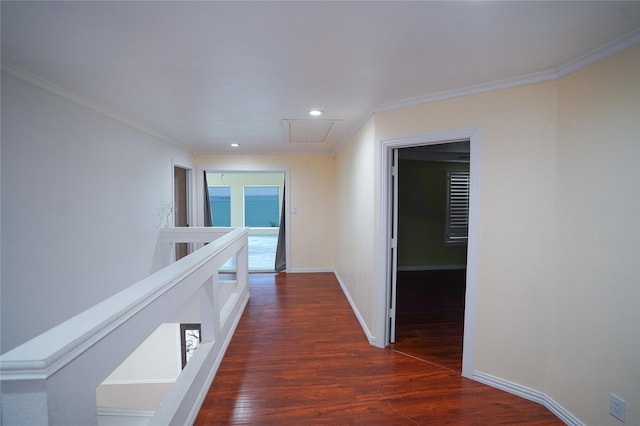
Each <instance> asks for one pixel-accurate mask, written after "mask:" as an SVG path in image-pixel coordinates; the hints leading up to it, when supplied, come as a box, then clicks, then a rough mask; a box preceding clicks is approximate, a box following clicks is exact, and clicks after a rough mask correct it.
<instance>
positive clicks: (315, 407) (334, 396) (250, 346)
mask: <svg viewBox="0 0 640 426" xmlns="http://www.w3.org/2000/svg"><path fill="white" fill-rule="evenodd" d="M250 288H251V300H250V301H249V305H248V306H247V309H246V311H245V313H244V315H243V318H242V320H241V321H240V324H239V325H238V328H237V330H236V334H235V335H234V337H233V340H232V341H231V344H230V345H229V348H228V350H227V354H226V356H225V358H224V360H223V362H222V364H221V366H220V369H219V370H218V374H217V376H216V379H215V381H214V383H213V384H212V386H211V388H210V390H209V392H208V394H207V396H206V399H205V401H204V403H203V406H202V408H201V410H200V413H199V415H198V418H197V420H196V423H195V424H196V425H222V424H225V425H226V424H252V425H255V424H332V425H335V424H341V425H356V424H363V425H364V424H366V425H381V424H385V425H387V424H393V425H434V424H438V425H444V424H452V425H453V424H455V425H471V424H475V425H479V424H492V425H493V424H518V423H520V424H522V423H527V424H531V425H561V424H563V423H562V422H561V421H560V420H558V419H557V418H556V417H555V416H553V414H551V413H550V412H549V411H548V410H547V409H546V408H544V407H542V406H540V405H538V404H535V403H533V402H530V401H526V400H524V399H522V398H518V397H516V396H513V395H510V394H507V393H505V392H502V391H499V390H497V389H493V388H490V387H488V386H485V385H483V384H480V383H477V382H474V381H472V380H469V379H466V378H463V377H461V376H460V374H459V373H456V372H454V371H452V370H450V369H447V368H442V367H439V366H437V365H434V364H432V363H428V362H424V361H421V360H419V359H416V358H413V357H410V356H406V355H403V354H401V353H398V352H396V351H394V350H392V349H390V348H387V349H379V348H375V347H373V346H371V345H370V344H369V342H368V341H367V340H366V338H365V336H364V334H363V332H362V329H361V328H360V325H359V323H358V321H357V319H356V318H355V315H354V314H353V311H352V310H351V308H350V306H349V304H348V302H347V300H346V298H345V297H344V295H343V294H342V291H341V289H340V287H339V285H338V283H337V281H336V279H335V277H334V275H333V274H330V273H318V274H285V273H280V274H252V275H250Z"/></svg>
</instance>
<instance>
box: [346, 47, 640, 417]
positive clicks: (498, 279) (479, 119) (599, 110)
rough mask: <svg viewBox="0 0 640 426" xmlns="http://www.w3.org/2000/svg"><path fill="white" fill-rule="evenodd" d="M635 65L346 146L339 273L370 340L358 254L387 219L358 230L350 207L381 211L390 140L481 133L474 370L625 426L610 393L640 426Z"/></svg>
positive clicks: (492, 98)
mask: <svg viewBox="0 0 640 426" xmlns="http://www.w3.org/2000/svg"><path fill="white" fill-rule="evenodd" d="M639 58H640V47H634V48H632V49H628V50H627V51H625V52H622V53H620V54H617V55H615V56H612V57H610V58H608V59H605V60H603V61H601V62H599V63H596V64H594V65H592V66H590V67H588V68H586V69H583V70H580V71H578V72H576V73H574V74H572V75H569V76H567V77H564V78H562V79H559V80H557V81H552V82H547V83H540V84H532V85H527V86H522V87H517V88H512V89H508V90H500V91H494V92H491V93H485V94H479V95H474V96H467V97H461V98H458V99H452V100H447V101H441V102H434V103H429V104H424V105H418V106H414V107H408V108H402V109H396V110H392V111H387V112H381V113H378V114H376V115H375V116H374V117H373V118H372V119H371V120H370V121H369V122H368V124H367V125H365V127H364V128H363V129H362V130H361V131H360V133H358V134H357V135H355V136H354V137H353V138H352V140H351V141H349V142H348V144H347V145H346V146H345V147H343V149H342V150H341V151H340V152H339V153H338V155H337V161H338V165H339V166H338V188H339V201H340V204H341V208H340V215H339V221H340V222H339V227H340V228H339V229H340V231H341V233H340V235H339V237H338V238H339V239H338V253H339V257H338V259H337V262H336V264H337V270H338V272H339V274H340V275H341V278H342V279H343V281H344V283H345V286H346V287H347V288H348V289H349V292H350V293H352V294H351V296H352V298H353V299H354V301H355V304H356V307H357V309H358V310H359V311H360V313H361V315H362V317H363V318H364V320H365V323H366V325H367V326H368V328H369V329H370V330H371V331H372V332H374V333H375V332H376V331H375V328H374V326H375V317H376V316H377V315H379V314H380V312H378V310H379V309H380V308H377V309H378V310H376V311H375V312H373V313H372V312H371V309H372V301H371V300H370V297H371V295H373V294H375V292H376V282H377V279H378V278H379V277H375V276H374V277H373V279H369V278H370V277H369V276H367V274H366V269H365V266H366V265H371V264H374V263H375V262H376V261H377V260H378V259H377V257H376V256H377V252H375V251H373V252H372V251H370V250H358V247H356V241H358V242H364V241H371V235H372V234H374V233H376V232H377V231H378V227H377V226H378V225H377V220H378V219H377V218H376V217H375V214H374V216H371V215H368V214H364V215H363V216H362V221H363V222H364V223H365V224H366V226H358V222H356V215H355V212H353V211H350V210H349V209H348V208H347V207H346V206H345V203H346V202H347V200H348V199H349V198H350V197H355V196H357V194H360V196H361V197H364V199H360V200H359V202H363V203H364V206H366V207H369V206H370V207H371V208H372V209H373V211H374V212H377V211H379V209H380V202H381V201H380V200H377V199H376V200H375V202H374V203H373V205H371V198H372V197H376V194H377V193H379V190H378V189H377V185H378V183H379V181H380V173H381V165H380V164H379V159H380V147H379V146H378V145H379V144H380V140H383V139H391V138H398V137H403V136H408V135H414V134H420V133H427V132H438V131H444V130H451V129H463V128H472V127H473V128H479V129H480V130H481V132H482V152H481V160H482V165H481V170H482V172H481V186H482V189H481V207H480V208H481V214H480V216H481V217H480V248H479V276H478V300H477V318H476V324H475V326H476V340H475V347H476V350H475V370H477V371H480V372H483V373H488V374H491V375H493V376H497V377H499V378H501V379H503V380H506V381H511V382H514V383H517V384H520V385H523V386H526V387H529V388H533V389H535V390H537V391H539V392H542V393H545V394H547V395H548V396H549V397H550V398H552V399H553V400H554V401H556V402H557V403H559V404H560V405H561V406H562V407H564V408H565V409H566V410H568V411H569V412H570V413H573V414H574V415H575V416H576V417H577V418H579V419H580V420H582V421H584V422H585V423H587V424H594V425H596V424H597V425H614V424H616V422H617V420H615V419H614V418H613V417H611V416H610V415H609V414H608V407H607V403H608V395H609V392H611V391H613V392H615V393H617V394H618V395H620V396H621V397H622V398H624V399H626V400H627V423H628V424H638V423H640V413H639V409H638V406H639V405H640V388H639V387H640V331H639V330H640V309H638V306H639V305H640V266H639V265H640V248H639V246H640V227H639V226H638V218H639V217H640V210H639V209H640V191H639V190H638V188H640V152H639V149H640V148H639V147H640V144H639V142H638V141H640V129H639V124H638V123H639V122H640V120H639V119H638V117H640V81H639V78H640V77H639V76H640V64H639ZM371 126H373V130H372V128H371ZM372 150H375V154H372ZM363 164H366V165H363ZM372 170H373V173H372V172H371V171H372ZM352 171H357V173H358V174H361V176H353V174H352ZM372 191H373V194H372V193H371V192H372ZM361 194H366V195H364V196H362V195H361ZM349 230H350V231H351V232H349ZM358 265H361V266H358ZM374 270H375V269H374ZM367 294H368V295H369V296H367ZM377 306H383V305H377Z"/></svg>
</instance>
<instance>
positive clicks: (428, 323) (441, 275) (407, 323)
mask: <svg viewBox="0 0 640 426" xmlns="http://www.w3.org/2000/svg"><path fill="white" fill-rule="evenodd" d="M465 275H466V270H464V269H460V270H442V271H438V270H436V271H402V272H399V273H398V275H397V284H396V289H397V290H396V341H395V344H394V345H393V348H394V349H396V350H398V351H400V352H403V353H407V354H410V355H413V356H416V357H418V358H420V359H423V360H425V361H429V362H433V363H435V364H438V365H440V366H442V367H445V368H449V369H451V370H454V371H456V372H458V373H461V372H462V336H463V331H464V307H465V304H464V301H465V288H466V286H465V281H466V276H465Z"/></svg>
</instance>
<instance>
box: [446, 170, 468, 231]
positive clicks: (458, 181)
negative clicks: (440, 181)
mask: <svg viewBox="0 0 640 426" xmlns="http://www.w3.org/2000/svg"><path fill="white" fill-rule="evenodd" d="M469 183H470V179H469V170H449V171H448V172H447V229H446V242H447V243H466V242H467V239H468V232H469Z"/></svg>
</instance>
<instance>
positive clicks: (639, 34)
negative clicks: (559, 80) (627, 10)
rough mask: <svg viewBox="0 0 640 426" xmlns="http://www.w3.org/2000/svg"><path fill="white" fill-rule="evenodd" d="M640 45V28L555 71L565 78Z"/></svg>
mask: <svg viewBox="0 0 640 426" xmlns="http://www.w3.org/2000/svg"><path fill="white" fill-rule="evenodd" d="M638 43H640V28H637V29H636V30H634V31H632V32H630V33H629V34H627V35H625V36H622V37H620V38H618V39H616V40H614V41H612V42H611V43H607V44H605V45H604V46H600V47H597V48H595V49H593V50H591V51H589V52H587V53H585V54H584V55H580V56H578V57H577V58H575V59H573V60H571V61H569V62H567V63H566V64H564V65H561V66H559V67H558V68H556V69H555V71H556V73H557V74H558V77H564V76H565V75H568V74H571V73H572V72H575V71H578V70H580V69H582V68H585V67H588V66H589V65H592V64H595V63H596V62H598V61H600V60H602V59H604V58H607V57H609V56H612V55H615V54H616V53H618V52H622V51H623V50H625V49H628V48H630V47H633V46H635V45H636V44H638Z"/></svg>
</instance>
